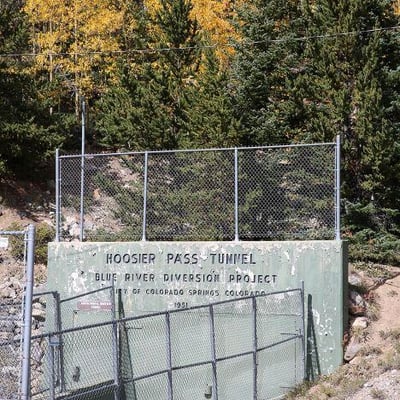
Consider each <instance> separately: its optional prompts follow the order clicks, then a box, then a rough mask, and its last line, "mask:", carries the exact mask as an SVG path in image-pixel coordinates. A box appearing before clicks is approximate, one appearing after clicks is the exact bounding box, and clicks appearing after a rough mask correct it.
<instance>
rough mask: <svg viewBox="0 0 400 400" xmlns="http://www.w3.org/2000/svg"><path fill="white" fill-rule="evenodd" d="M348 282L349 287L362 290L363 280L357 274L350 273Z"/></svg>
mask: <svg viewBox="0 0 400 400" xmlns="http://www.w3.org/2000/svg"><path fill="white" fill-rule="evenodd" d="M348 281H349V285H351V286H354V287H356V288H361V287H362V286H363V279H362V277H361V276H360V275H359V274H358V273H356V272H350V274H349V278H348Z"/></svg>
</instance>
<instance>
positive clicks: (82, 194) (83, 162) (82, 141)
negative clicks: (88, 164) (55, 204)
mask: <svg viewBox="0 0 400 400" xmlns="http://www.w3.org/2000/svg"><path fill="white" fill-rule="evenodd" d="M84 191H85V99H82V138H81V213H80V221H79V223H80V233H79V240H80V241H81V242H82V241H83V220H84V209H83V208H84V203H83V200H84Z"/></svg>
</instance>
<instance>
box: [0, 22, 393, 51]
mask: <svg viewBox="0 0 400 400" xmlns="http://www.w3.org/2000/svg"><path fill="white" fill-rule="evenodd" d="M396 30H400V25H394V26H389V27H382V28H371V29H365V30H356V31H347V32H336V33H330V34H323V35H311V36H299V37H290V38H279V39H263V40H253V41H239V42H237V43H218V44H210V45H200V46H198V45H197V46H182V47H160V48H150V47H149V48H144V49H138V48H135V49H127V50H101V51H87V52H52V51H48V52H39V53H35V52H32V53H0V58H24V57H27V58H28V57H49V56H52V57H66V56H77V57H84V56H95V55H100V56H117V55H123V54H155V53H162V52H169V51H175V52H176V51H187V50H205V49H215V48H222V47H229V48H239V47H246V46H254V45H257V44H263V43H285V42H289V41H309V40H316V39H332V38H337V37H342V36H355V35H365V34H370V33H375V32H383V31H396Z"/></svg>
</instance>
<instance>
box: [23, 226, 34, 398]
mask: <svg viewBox="0 0 400 400" xmlns="http://www.w3.org/2000/svg"><path fill="white" fill-rule="evenodd" d="M26 240H27V242H28V253H27V262H26V288H25V307H24V309H25V313H24V335H23V340H24V342H23V350H22V378H21V398H22V399H23V400H25V399H26V400H28V399H30V367H31V360H30V353H31V328H32V297H33V277H34V263H35V261H34V260H35V226H34V225H32V224H30V225H29V226H28V231H27V239H26Z"/></svg>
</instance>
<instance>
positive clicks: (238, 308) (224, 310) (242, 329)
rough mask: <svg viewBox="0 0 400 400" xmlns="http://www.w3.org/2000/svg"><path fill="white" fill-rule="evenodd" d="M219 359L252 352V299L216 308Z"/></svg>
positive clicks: (228, 303) (216, 338)
mask: <svg viewBox="0 0 400 400" xmlns="http://www.w3.org/2000/svg"><path fill="white" fill-rule="evenodd" d="M214 320H215V322H214V325H215V342H216V355H217V358H224V357H229V356H232V355H234V354H238V353H246V352H249V351H252V349H253V341H252V337H253V336H254V324H253V308H252V301H251V299H245V300H237V301H233V302H227V303H222V304H220V305H215V306H214Z"/></svg>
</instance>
